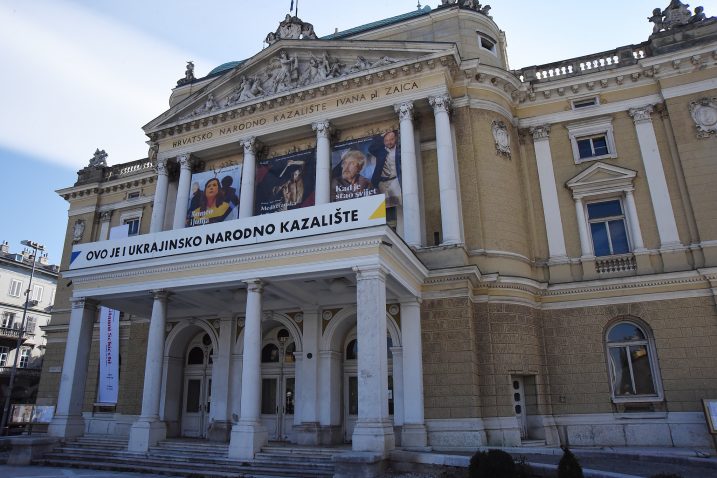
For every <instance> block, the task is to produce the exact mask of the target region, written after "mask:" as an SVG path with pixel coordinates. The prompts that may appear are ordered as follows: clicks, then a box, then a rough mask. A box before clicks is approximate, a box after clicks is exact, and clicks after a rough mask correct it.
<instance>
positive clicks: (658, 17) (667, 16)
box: [647, 0, 707, 34]
mask: <svg viewBox="0 0 717 478" xmlns="http://www.w3.org/2000/svg"><path fill="white" fill-rule="evenodd" d="M689 6H690V5H689V4H687V3H682V2H681V1H680V0H672V1H671V2H670V4H669V5H668V6H667V8H665V9H664V10H660V9H659V8H655V9H654V10H653V11H652V16H651V17H648V18H647V20H648V21H650V22H651V23H654V26H653V27H652V33H653V34H655V33H658V32H661V31H665V30H672V29H674V28H678V27H684V26H686V25H693V24H695V23H700V22H703V21H705V20H707V15H705V9H704V7H702V6H699V7H696V8H695V13H694V15H693V14H692V12H690V10H689V9H688V7H689Z"/></svg>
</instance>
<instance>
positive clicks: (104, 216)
mask: <svg viewBox="0 0 717 478" xmlns="http://www.w3.org/2000/svg"><path fill="white" fill-rule="evenodd" d="M110 220H112V211H105V212H102V213H100V233H99V235H98V237H97V240H98V241H106V240H107V239H109V237H110Z"/></svg>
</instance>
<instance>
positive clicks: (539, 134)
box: [530, 124, 550, 141]
mask: <svg viewBox="0 0 717 478" xmlns="http://www.w3.org/2000/svg"><path fill="white" fill-rule="evenodd" d="M530 134H532V135H533V141H540V140H547V139H548V138H550V125H549V124H542V125H540V126H533V127H532V128H530Z"/></svg>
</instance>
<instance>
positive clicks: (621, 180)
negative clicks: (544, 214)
mask: <svg viewBox="0 0 717 478" xmlns="http://www.w3.org/2000/svg"><path fill="white" fill-rule="evenodd" d="M635 176H637V173H636V172H635V171H633V170H631V169H625V168H620V167H618V166H613V165H611V164H605V163H595V164H593V165H592V166H590V167H589V168H587V169H585V170H584V171H583V172H581V173H580V174H578V175H577V176H575V177H574V178H572V179H570V180H569V181H568V182H567V183H565V185H566V186H567V187H568V188H569V189H570V190H571V191H572V192H573V197H576V198H577V197H587V196H599V195H603V194H606V195H609V194H614V193H616V192H622V191H625V190H628V189H630V190H631V189H632V188H633V184H632V183H633V180H634V179H635Z"/></svg>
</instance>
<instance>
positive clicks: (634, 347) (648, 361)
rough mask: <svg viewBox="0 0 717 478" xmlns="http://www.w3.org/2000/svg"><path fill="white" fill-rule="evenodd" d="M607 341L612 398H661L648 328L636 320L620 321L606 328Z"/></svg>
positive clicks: (616, 399) (652, 343)
mask: <svg viewBox="0 0 717 478" xmlns="http://www.w3.org/2000/svg"><path fill="white" fill-rule="evenodd" d="M605 343H606V347H607V362H608V370H609V374H610V389H611V394H612V398H613V399H614V400H615V401H643V400H656V399H657V400H659V399H661V397H662V390H661V387H660V377H659V369H658V366H657V361H656V352H655V346H654V341H653V339H652V336H651V335H649V329H648V328H647V327H646V326H644V325H641V324H638V323H637V321H634V320H624V321H620V322H618V323H616V324H613V325H612V326H611V327H610V328H609V329H608V330H607V334H606V341H605Z"/></svg>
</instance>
